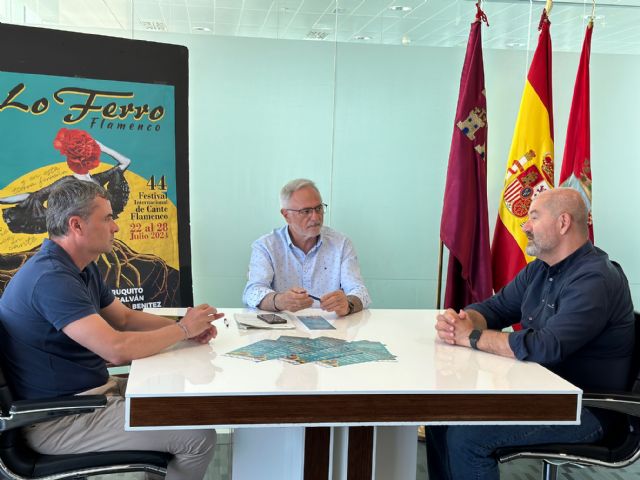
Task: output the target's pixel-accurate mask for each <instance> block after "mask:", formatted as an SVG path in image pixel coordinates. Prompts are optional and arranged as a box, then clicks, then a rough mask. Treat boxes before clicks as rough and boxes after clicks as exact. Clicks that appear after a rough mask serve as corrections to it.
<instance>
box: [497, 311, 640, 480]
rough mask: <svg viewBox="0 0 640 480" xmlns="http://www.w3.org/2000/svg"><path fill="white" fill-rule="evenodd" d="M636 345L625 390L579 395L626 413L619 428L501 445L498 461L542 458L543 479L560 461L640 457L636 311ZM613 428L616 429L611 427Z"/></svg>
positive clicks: (621, 461) (625, 461) (607, 463)
mask: <svg viewBox="0 0 640 480" xmlns="http://www.w3.org/2000/svg"><path fill="white" fill-rule="evenodd" d="M635 318H636V321H635V346H634V352H633V363H632V368H631V372H632V374H633V375H632V378H631V379H630V380H629V388H628V390H627V391H626V392H610V393H609V392H605V393H602V392H600V393H589V392H585V393H584V394H583V395H582V405H583V406H585V407H593V408H601V409H604V410H610V411H613V412H618V413H620V414H623V415H625V416H626V422H624V421H623V422H621V425H619V428H616V429H612V431H608V432H606V435H605V438H604V439H602V440H601V441H600V442H598V443H594V444H548V445H532V446H526V447H510V448H501V449H499V450H497V451H496V453H495V455H496V457H497V458H498V460H499V461H500V463H505V462H510V461H512V460H517V459H520V458H535V459H540V460H542V461H543V469H542V479H543V480H556V478H557V475H558V467H559V465H561V464H567V463H568V464H573V465H580V466H600V467H609V468H624V467H626V466H629V465H631V464H632V463H633V462H635V461H636V460H637V459H638V458H640V313H638V312H636V313H635ZM614 430H615V431H614Z"/></svg>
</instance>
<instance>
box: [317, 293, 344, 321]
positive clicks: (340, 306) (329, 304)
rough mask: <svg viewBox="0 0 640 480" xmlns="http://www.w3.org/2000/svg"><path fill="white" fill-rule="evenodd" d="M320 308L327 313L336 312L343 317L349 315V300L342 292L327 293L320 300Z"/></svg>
mask: <svg viewBox="0 0 640 480" xmlns="http://www.w3.org/2000/svg"><path fill="white" fill-rule="evenodd" d="M320 308H322V309H323V310H325V311H327V312H336V314H338V315H339V316H341V317H344V316H345V315H347V314H348V313H349V300H348V299H347V294H346V293H344V292H343V291H342V290H336V291H335V292H331V293H327V294H326V295H323V296H322V298H320Z"/></svg>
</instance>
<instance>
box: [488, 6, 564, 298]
mask: <svg viewBox="0 0 640 480" xmlns="http://www.w3.org/2000/svg"><path fill="white" fill-rule="evenodd" d="M550 25H551V22H550V21H549V18H548V16H547V11H546V10H543V11H542V17H541V19H540V26H539V28H538V29H539V30H540V36H539V37H538V46H537V47H536V51H535V52H534V54H533V60H532V61H531V66H530V67H529V73H528V75H527V82H526V83H525V86H524V92H523V94H522V100H521V102H520V111H519V112H518V119H517V120H516V127H515V130H514V132H513V139H512V140H511V150H510V151H509V159H508V160H507V171H506V174H505V177H504V187H503V189H502V193H501V195H500V206H499V207H498V220H497V222H496V228H495V231H494V235H493V244H492V245H491V263H492V271H493V288H494V290H495V291H498V290H500V289H501V288H502V287H504V286H505V285H506V284H507V283H509V282H510V281H511V280H512V279H513V277H515V276H516V274H517V273H518V272H519V271H520V270H521V269H522V268H523V267H524V266H525V265H526V264H527V263H528V262H530V261H531V260H533V257H529V256H528V255H527V254H526V253H525V248H526V246H527V236H526V235H525V234H524V232H523V231H522V225H523V224H524V223H525V222H526V221H527V219H528V212H529V205H531V201H532V200H533V199H534V198H535V197H536V196H537V195H539V194H540V193H541V192H543V191H545V190H548V189H551V188H553V183H554V180H553V158H554V157H553V102H552V96H551V35H550V34H549V27H550Z"/></svg>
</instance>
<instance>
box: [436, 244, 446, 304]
mask: <svg viewBox="0 0 640 480" xmlns="http://www.w3.org/2000/svg"><path fill="white" fill-rule="evenodd" d="M443 245H444V244H443V243H442V240H440V249H439V250H440V251H439V252H438V282H437V286H436V309H437V310H440V299H441V297H442V254H443Z"/></svg>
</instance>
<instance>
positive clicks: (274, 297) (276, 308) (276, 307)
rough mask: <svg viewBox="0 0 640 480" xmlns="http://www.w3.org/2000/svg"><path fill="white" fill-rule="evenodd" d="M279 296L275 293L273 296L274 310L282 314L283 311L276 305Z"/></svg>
mask: <svg viewBox="0 0 640 480" xmlns="http://www.w3.org/2000/svg"><path fill="white" fill-rule="evenodd" d="M277 296H278V294H277V293H274V294H273V309H274V310H275V311H276V312H281V311H282V310H280V309H279V308H278V306H277V305H276V297H277Z"/></svg>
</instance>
